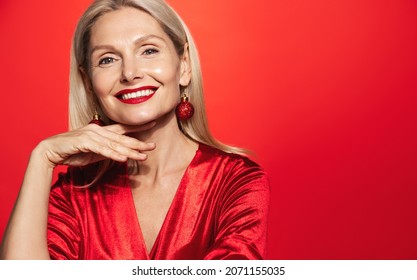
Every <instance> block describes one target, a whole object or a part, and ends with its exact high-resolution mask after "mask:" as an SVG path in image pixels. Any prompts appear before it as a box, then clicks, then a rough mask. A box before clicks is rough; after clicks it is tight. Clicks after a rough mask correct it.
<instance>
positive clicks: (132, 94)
mask: <svg viewBox="0 0 417 280" xmlns="http://www.w3.org/2000/svg"><path fill="white" fill-rule="evenodd" d="M157 89H158V87H155V86H144V87H140V88H133V89H123V90H121V91H119V92H118V93H116V95H115V96H116V97H117V98H118V99H119V100H120V101H121V102H123V103H126V104H139V103H143V102H145V101H147V100H149V99H151V98H152V96H153V95H154V94H155V92H156V90H157Z"/></svg>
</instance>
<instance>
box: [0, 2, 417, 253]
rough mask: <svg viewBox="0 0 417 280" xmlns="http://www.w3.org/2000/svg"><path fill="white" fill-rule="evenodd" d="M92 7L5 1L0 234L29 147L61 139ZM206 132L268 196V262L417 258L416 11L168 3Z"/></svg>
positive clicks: (374, 5) (403, 7) (1, 18)
mask: <svg viewBox="0 0 417 280" xmlns="http://www.w3.org/2000/svg"><path fill="white" fill-rule="evenodd" d="M89 2H90V1H88V0H82V1H81V0H78V1H52V0H47V1H42V2H41V4H39V3H38V1H26V0H13V1H12V0H1V2H0V36H1V44H0V54H1V57H0V65H1V66H0V68H1V75H0V86H1V110H0V119H1V120H2V122H1V124H0V127H1V131H2V132H1V137H0V145H1V148H2V151H1V161H0V164H1V166H0V167H1V168H0V178H1V180H0V188H1V195H0V234H1V233H2V232H3V231H4V228H5V226H6V222H7V219H8V216H9V214H10V212H11V209H12V207H13V203H14V200H15V198H16V196H17V192H18V189H19V187H20V183H21V181H22V177H23V174H24V170H25V165H26V162H27V159H28V156H29V154H30V151H31V149H32V148H33V147H34V146H35V145H36V144H37V143H38V141H40V140H41V139H43V138H45V137H47V136H50V135H53V134H56V133H59V132H62V131H65V130H66V129H67V95H68V94H67V92H68V68H69V46H70V40H71V34H72V32H73V29H74V27H75V24H76V20H77V18H78V17H79V16H80V15H81V13H82V12H83V10H84V9H85V7H86V6H87V5H88V3H89ZM170 3H171V4H172V5H173V6H174V7H175V9H176V10H177V11H178V12H179V13H180V14H181V15H182V17H183V18H184V19H185V21H186V22H187V23H188V25H189V27H190V29H191V31H192V33H193V34H194V37H195V39H196V42H197V45H198V47H199V50H200V55H201V60H202V67H203V73H204V79H205V88H206V96H207V97H206V100H207V107H208V115H209V120H210V126H211V129H212V131H213V132H214V134H215V136H216V137H218V138H219V139H220V140H222V141H224V142H226V143H230V144H235V145H239V146H244V147H247V148H249V149H251V150H253V151H254V152H255V153H256V155H257V156H256V158H255V160H256V161H258V162H259V163H260V164H261V165H262V166H263V167H264V168H265V169H266V170H267V171H268V173H269V175H270V180H271V186H272V205H271V223H270V236H269V254H268V257H269V258H270V259H417V219H416V214H417V189H416V187H417V172H416V171H417V157H416V156H417V125H416V121H417V51H416V50H417V2H416V1H414V0H385V1H380V0H378V1H377V0H375V1H372V0H339V1H333V0H311V1H308V0H300V1H289V0H279V1H278V0H277V1H269V0H257V1H241V0H228V1H223V0H210V1H207V0H206V1H203V0H193V1H181V0H171V1H170Z"/></svg>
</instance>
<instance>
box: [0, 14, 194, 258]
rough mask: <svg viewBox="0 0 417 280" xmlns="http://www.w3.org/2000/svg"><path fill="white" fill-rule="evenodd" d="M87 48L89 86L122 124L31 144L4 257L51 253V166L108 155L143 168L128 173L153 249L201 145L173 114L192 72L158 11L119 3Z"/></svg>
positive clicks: (101, 22) (145, 235)
mask: <svg viewBox="0 0 417 280" xmlns="http://www.w3.org/2000/svg"><path fill="white" fill-rule="evenodd" d="M90 49H91V50H93V51H92V53H91V54H90V55H91V57H90V60H91V65H92V66H91V69H89V70H88V71H82V73H83V74H84V81H85V85H86V89H88V90H89V91H91V94H95V95H96V96H97V98H98V100H99V103H100V106H101V108H102V109H103V111H104V112H105V113H106V115H107V116H108V117H109V118H110V119H112V120H113V121H114V122H116V123H117V124H114V125H109V126H105V127H99V126H96V125H87V126H85V127H83V128H80V129H77V130H74V131H70V132H66V133H63V134H60V135H56V136H53V137H50V138H48V139H46V140H44V141H42V142H41V143H40V144H39V145H38V146H37V147H36V148H35V149H34V150H33V152H32V154H31V157H30V160H29V164H28V167H27V171H26V173H25V177H24V181H23V184H22V187H21V190H20V193H19V196H18V199H17V201H16V205H15V208H14V210H13V212H12V215H11V218H10V220H9V224H8V226H7V229H6V232H5V234H4V239H3V244H2V247H1V249H0V258H2V259H49V258H50V257H49V253H48V247H47V239H46V234H47V214H48V213H47V212H48V199H49V193H50V186H51V180H52V173H53V169H54V167H55V166H57V165H59V164H66V165H71V166H84V165H86V164H89V163H93V162H97V161H100V160H103V159H105V158H109V159H112V160H115V161H118V162H126V161H128V160H129V161H136V162H137V163H138V166H139V169H138V170H137V171H136V172H134V173H132V174H130V180H131V186H132V195H133V199H134V202H135V207H136V214H137V217H138V220H139V223H140V226H141V229H142V234H143V238H144V240H145V244H146V248H147V251H148V252H150V250H151V248H152V247H153V244H154V242H155V239H156V237H157V235H158V233H159V231H160V228H161V226H162V224H163V221H164V219H165V216H166V214H167V211H168V209H169V206H170V205H171V203H172V200H173V198H174V196H175V193H176V190H177V188H178V185H179V183H180V181H181V178H182V176H183V174H184V172H185V170H186V168H187V166H188V165H189V163H190V162H191V161H192V159H193V157H194V155H195V152H196V150H197V148H198V144H197V143H195V142H194V141H192V140H190V139H189V138H187V137H186V136H185V135H184V134H183V133H182V132H181V131H180V129H179V127H178V123H177V118H176V116H175V107H176V105H177V104H178V102H179V96H180V86H187V85H188V84H189V82H190V79H191V70H190V62H189V58H188V48H187V45H185V46H184V49H185V51H184V55H182V56H181V57H180V56H178V54H177V51H176V50H175V48H174V45H173V43H172V41H171V40H170V38H169V37H168V35H167V34H166V33H165V32H164V31H163V29H162V28H161V26H160V25H159V23H158V22H156V20H155V19H153V18H152V17H151V16H149V15H148V14H146V13H144V12H142V11H140V10H136V9H133V8H122V9H120V10H117V11H112V12H109V13H107V14H105V15H103V16H102V17H100V18H99V19H98V20H97V22H96V23H95V24H94V25H93V27H92V30H91V38H90ZM146 86H148V87H149V86H152V87H153V88H157V90H155V93H154V95H153V97H152V98H150V99H149V100H147V101H146V102H142V103H137V104H135V103H133V104H132V103H129V104H127V103H126V102H122V101H121V99H120V98H118V97H117V94H118V93H120V92H121V91H122V90H125V89H129V90H132V89H135V90H136V89H140V88H142V87H146ZM128 98H132V97H128Z"/></svg>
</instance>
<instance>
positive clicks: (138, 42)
mask: <svg viewBox="0 0 417 280" xmlns="http://www.w3.org/2000/svg"><path fill="white" fill-rule="evenodd" d="M154 38H155V39H159V40H162V41H164V42H166V41H165V39H164V38H162V37H161V36H158V35H153V34H150V35H146V36H143V37H140V38H138V39H136V40H135V42H134V44H135V45H139V44H141V43H142V42H145V41H147V40H149V39H154ZM103 49H105V50H108V49H112V50H114V46H112V45H98V46H94V48H92V49H91V52H90V54H93V53H94V52H95V51H98V50H103Z"/></svg>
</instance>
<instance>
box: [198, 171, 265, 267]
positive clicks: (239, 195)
mask: <svg viewBox="0 0 417 280" xmlns="http://www.w3.org/2000/svg"><path fill="white" fill-rule="evenodd" d="M227 181H228V184H227V186H225V190H224V194H223V196H222V198H221V204H220V205H219V212H218V213H219V218H218V225H217V230H216V232H217V233H216V236H215V240H214V244H213V245H212V246H211V247H210V249H209V251H208V253H207V254H206V256H205V259H235V260H236V259H251V260H256V259H264V258H265V254H266V236H267V216H268V212H269V181H268V178H267V176H266V174H265V173H264V172H263V170H262V169H261V168H260V167H259V166H257V165H255V164H254V165H253V166H251V167H249V168H248V167H247V166H245V167H239V170H234V171H233V175H232V176H231V178H230V179H229V180H227Z"/></svg>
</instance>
